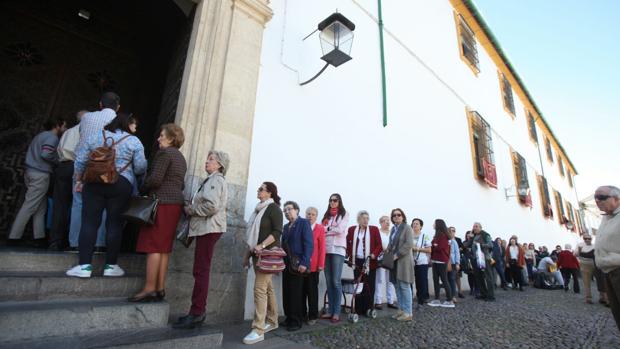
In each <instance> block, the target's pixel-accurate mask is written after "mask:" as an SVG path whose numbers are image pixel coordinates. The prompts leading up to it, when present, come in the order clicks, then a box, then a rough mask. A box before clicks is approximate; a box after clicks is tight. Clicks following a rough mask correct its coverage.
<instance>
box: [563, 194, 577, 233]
mask: <svg viewBox="0 0 620 349" xmlns="http://www.w3.org/2000/svg"><path fill="white" fill-rule="evenodd" d="M566 212H568V217H567V218H568V220H569V221H570V222H571V223H573V229H571V230H572V231H577V220H575V210H574V209H573V205H572V204H571V203H570V202H568V201H566Z"/></svg>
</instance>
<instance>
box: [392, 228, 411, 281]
mask: <svg viewBox="0 0 620 349" xmlns="http://www.w3.org/2000/svg"><path fill="white" fill-rule="evenodd" d="M397 234H398V238H397V239H395V240H394V241H393V243H392V244H390V246H389V248H390V249H396V255H397V256H398V259H397V260H396V275H393V274H394V272H393V271H392V273H391V274H392V275H390V279H392V278H393V276H396V280H398V281H402V282H407V283H410V284H412V283H413V281H414V276H413V267H414V264H413V252H412V251H411V249H412V248H413V230H412V229H411V227H410V226H409V225H408V224H407V223H402V224H401V225H400V226H399V227H398V232H397Z"/></svg>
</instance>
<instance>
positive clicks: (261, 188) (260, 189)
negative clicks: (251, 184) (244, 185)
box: [258, 187, 267, 192]
mask: <svg viewBox="0 0 620 349" xmlns="http://www.w3.org/2000/svg"><path fill="white" fill-rule="evenodd" d="M265 190H267V189H265V188H263V187H260V188H258V191H259V192H261V191H265Z"/></svg>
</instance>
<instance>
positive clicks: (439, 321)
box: [275, 287, 620, 349]
mask: <svg viewBox="0 0 620 349" xmlns="http://www.w3.org/2000/svg"><path fill="white" fill-rule="evenodd" d="M496 297H497V300H496V301H495V302H484V301H480V300H475V299H474V298H473V297H469V296H468V297H466V298H465V299H463V300H461V302H459V303H458V304H457V305H456V308H454V309H449V308H439V307H437V308H432V307H429V306H428V305H425V306H423V307H421V308H419V309H415V310H414V316H413V317H414V320H413V322H409V323H401V322H397V321H395V320H392V319H391V318H389V315H390V314H393V311H387V310H382V311H379V313H380V315H379V316H380V317H379V318H377V319H374V320H372V319H367V318H364V317H361V319H360V322H358V323H357V324H352V323H344V324H342V325H338V326H331V325H329V324H328V323H327V322H325V321H323V320H322V321H320V323H319V324H318V325H315V326H304V328H303V330H302V331H300V332H295V333H294V334H291V333H288V332H286V331H284V330H282V329H279V330H278V331H277V332H276V333H275V335H276V336H278V337H282V338H283V339H287V340H291V341H294V342H297V343H300V344H306V345H311V346H314V347H321V348H338V349H348V348H373V349H375V348H390V349H391V348H457V347H459V348H545V349H547V348H605V349H608V348H609V349H610V348H620V331H619V330H618V328H617V327H616V324H615V322H614V319H613V317H612V315H611V311H610V309H609V308H607V307H604V306H603V305H601V304H598V303H596V304H586V303H585V302H584V298H583V295H582V294H581V295H580V294H574V293H573V292H572V291H571V292H564V291H563V290H554V291H551V290H539V289H534V288H531V287H528V288H526V291H525V292H519V291H513V290H510V291H503V290H497V291H496ZM597 299H598V297H597V295H595V297H594V300H595V301H596V300H597ZM384 309H385V307H384Z"/></svg>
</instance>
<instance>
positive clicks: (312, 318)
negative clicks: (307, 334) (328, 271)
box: [303, 207, 325, 325]
mask: <svg viewBox="0 0 620 349" xmlns="http://www.w3.org/2000/svg"><path fill="white" fill-rule="evenodd" d="M318 215H319V210H318V209H317V208H316V207H308V208H307V209H306V219H307V220H308V221H309V222H310V227H311V228H312V240H313V246H314V249H313V250H312V257H311V258H310V273H308V276H307V277H305V278H304V289H303V299H304V306H303V311H304V318H305V319H306V320H307V324H308V325H314V324H315V323H316V320H317V319H318V318H319V274H320V273H321V271H323V269H325V227H324V226H323V225H322V224H317V222H316V220H317V218H318Z"/></svg>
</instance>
